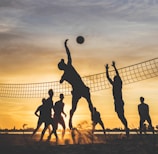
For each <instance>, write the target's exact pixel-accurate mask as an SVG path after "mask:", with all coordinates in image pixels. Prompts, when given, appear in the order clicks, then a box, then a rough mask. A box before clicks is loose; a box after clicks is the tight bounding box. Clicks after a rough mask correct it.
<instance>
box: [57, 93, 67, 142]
mask: <svg viewBox="0 0 158 154" xmlns="http://www.w3.org/2000/svg"><path fill="white" fill-rule="evenodd" d="M63 99H64V95H63V94H60V100H59V101H57V102H56V103H55V105H54V123H55V126H54V127H55V128H56V129H57V128H58V123H59V124H61V125H62V127H63V131H62V139H63V138H64V135H65V128H66V127H65V121H64V118H63V116H62V114H64V115H65V117H66V113H65V112H64V102H63Z"/></svg>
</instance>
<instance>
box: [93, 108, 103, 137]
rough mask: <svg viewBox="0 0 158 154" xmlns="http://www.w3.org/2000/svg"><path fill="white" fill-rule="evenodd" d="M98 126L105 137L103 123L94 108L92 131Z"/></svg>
mask: <svg viewBox="0 0 158 154" xmlns="http://www.w3.org/2000/svg"><path fill="white" fill-rule="evenodd" d="M98 123H99V124H100V126H101V127H102V129H103V131H104V135H105V127H104V123H103V121H102V119H101V117H100V113H99V112H98V111H97V109H96V107H94V108H93V128H92V131H93V132H94V130H95V126H96V125H97V124H98Z"/></svg>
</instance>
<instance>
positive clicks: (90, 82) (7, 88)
mask: <svg viewBox="0 0 158 154" xmlns="http://www.w3.org/2000/svg"><path fill="white" fill-rule="evenodd" d="M118 71H119V74H120V76H121V78H122V81H123V84H124V85H126V84H130V83H134V82H139V81H142V80H146V79H149V78H153V77H156V76H158V58H155V59H151V60H148V61H144V62H141V63H137V64H134V65H130V66H127V67H123V68H120V69H118ZM109 75H110V76H111V77H112V78H113V76H114V75H115V71H114V70H113V71H109ZM82 80H83V81H84V83H85V84H86V85H87V86H88V87H89V88H90V90H91V92H95V91H99V90H104V89H108V88H110V87H111V85H110V84H109V81H108V80H107V78H106V72H103V73H99V74H94V75H89V76H84V77H82ZM49 89H53V91H54V95H55V96H59V94H60V93H63V94H64V95H70V94H71V85H69V84H68V83H67V82H63V83H62V84H60V83H59V81H53V82H42V83H26V84H0V97H7V98H41V97H45V96H47V94H48V90H49Z"/></svg>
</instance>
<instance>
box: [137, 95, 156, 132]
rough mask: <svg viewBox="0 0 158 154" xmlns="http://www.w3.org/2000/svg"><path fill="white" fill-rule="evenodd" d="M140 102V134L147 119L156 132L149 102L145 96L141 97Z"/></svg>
mask: <svg viewBox="0 0 158 154" xmlns="http://www.w3.org/2000/svg"><path fill="white" fill-rule="evenodd" d="M140 102H141V104H139V105H138V112H139V116H140V122H139V126H140V134H142V129H143V125H144V122H145V120H146V121H147V122H148V124H149V128H150V129H151V130H152V131H153V134H154V127H153V126H152V122H151V118H150V115H149V106H148V104H146V103H144V97H140Z"/></svg>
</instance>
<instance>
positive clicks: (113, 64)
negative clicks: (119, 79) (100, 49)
mask: <svg viewBox="0 0 158 154" xmlns="http://www.w3.org/2000/svg"><path fill="white" fill-rule="evenodd" d="M112 66H113V67H114V69H115V72H116V74H117V75H118V76H120V75H119V72H118V70H117V68H116V65H115V62H114V61H113V62H112Z"/></svg>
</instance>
